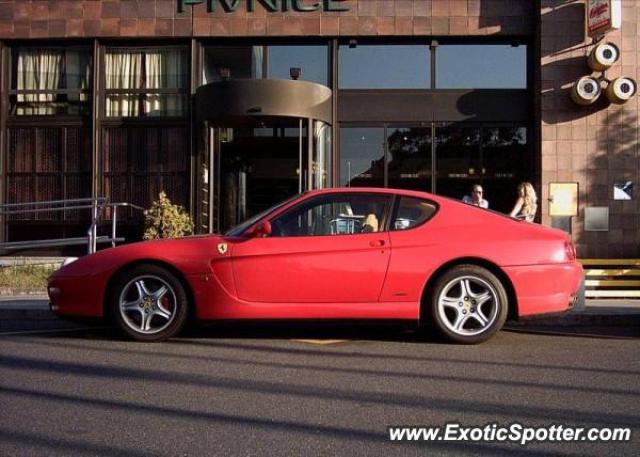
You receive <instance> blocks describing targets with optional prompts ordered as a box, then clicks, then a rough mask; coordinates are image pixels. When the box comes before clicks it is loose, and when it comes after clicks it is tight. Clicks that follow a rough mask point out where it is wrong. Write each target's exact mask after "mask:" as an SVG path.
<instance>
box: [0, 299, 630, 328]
mask: <svg viewBox="0 0 640 457" xmlns="http://www.w3.org/2000/svg"><path fill="white" fill-rule="evenodd" d="M53 317H54V315H53V313H51V312H50V311H49V302H48V298H47V296H46V295H21V296H6V297H0V319H51V318H53ZM531 325H535V326H541V325H542V326H544V325H553V326H580V325H585V326H586V325H591V326H593V325H596V326H625V327H639V328H640V300H594V299H589V300H586V302H585V306H584V309H574V310H571V311H570V312H568V313H566V314H563V315H560V316H552V317H536V318H533V319H523V320H521V321H518V322H509V326H517V327H526V326H531Z"/></svg>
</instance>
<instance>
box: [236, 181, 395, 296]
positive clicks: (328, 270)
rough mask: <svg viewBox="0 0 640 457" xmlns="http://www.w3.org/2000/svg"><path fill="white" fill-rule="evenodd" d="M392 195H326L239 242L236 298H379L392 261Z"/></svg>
mask: <svg viewBox="0 0 640 457" xmlns="http://www.w3.org/2000/svg"><path fill="white" fill-rule="evenodd" d="M391 202H392V196H391V195H387V194H376V193H354V192H348V193H337V194H322V195H319V196H316V197H312V198H310V199H307V200H305V201H303V202H301V203H300V204H298V205H296V206H294V207H293V208H291V209H289V210H287V211H286V212H285V213H284V214H282V215H278V216H277V217H275V218H273V219H272V220H271V226H272V233H271V235H270V236H267V237H264V238H247V239H245V240H244V241H242V242H239V243H237V244H236V245H234V249H233V253H232V263H233V272H234V278H235V283H236V288H237V293H238V297H239V298H240V299H242V300H246V301H250V302H264V303H363V302H376V301H378V298H379V296H380V292H381V290H382V286H383V283H384V279H385V275H386V271H387V266H388V264H389V258H390V248H391V247H390V244H389V243H390V239H389V233H388V231H387V230H386V229H385V227H386V224H387V219H388V215H389V213H390V207H391Z"/></svg>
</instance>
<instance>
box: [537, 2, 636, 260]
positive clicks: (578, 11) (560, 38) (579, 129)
mask: <svg viewBox="0 0 640 457" xmlns="http://www.w3.org/2000/svg"><path fill="white" fill-rule="evenodd" d="M622 5H623V13H622V14H623V23H622V28H621V30H619V31H615V32H611V33H610V34H609V35H607V37H606V39H605V40H606V41H611V42H613V43H615V44H616V45H618V47H619V48H620V50H621V52H622V54H621V58H620V60H619V61H618V63H616V64H615V65H614V66H613V67H612V68H611V69H610V70H608V71H607V72H606V77H607V78H609V79H613V78H616V77H618V76H621V75H624V76H630V77H633V78H635V79H636V80H638V79H640V72H639V71H638V65H637V63H638V60H640V34H639V33H638V22H639V21H640V0H624V1H623V2H622ZM541 13H542V15H541V21H542V22H541V53H542V57H541V64H542V66H541V90H542V109H541V115H542V211H543V223H546V224H549V223H550V217H549V216H548V212H549V205H548V201H547V198H548V184H549V183H550V182H553V181H574V182H575V181H577V182H578V183H579V188H580V195H579V198H580V210H579V216H578V217H574V218H573V238H574V242H575V243H576V244H577V247H578V254H579V256H581V257H612V258H615V257H640V217H639V211H638V210H639V209H640V207H639V204H638V201H639V200H640V182H639V181H638V177H639V176H640V173H639V172H640V160H639V148H638V131H639V129H638V127H639V123H638V107H639V106H640V105H639V103H640V100H639V98H638V97H635V98H634V99H632V100H631V101H630V102H628V103H627V104H625V105H622V106H620V105H610V104H609V103H607V102H606V97H605V96H604V94H603V96H602V97H601V99H600V100H599V101H598V102H596V104H595V105H592V106H589V107H579V106H578V105H575V104H574V103H573V102H572V101H571V98H570V95H569V94H570V89H571V86H572V84H573V82H574V81H575V80H576V79H578V78H579V77H581V76H585V75H590V74H593V75H594V76H597V75H599V73H597V72H592V71H591V70H590V68H589V67H588V65H587V60H586V59H587V56H588V54H589V51H590V50H591V49H592V48H593V45H591V39H590V38H589V39H588V38H586V36H585V35H586V34H585V31H584V30H585V26H584V14H585V2H584V0H576V1H573V2H571V1H569V2H567V1H566V0H543V1H542V11H541ZM620 181H633V182H634V184H635V198H634V199H633V200H631V201H614V200H613V184H614V183H615V182H620ZM586 206H608V207H609V214H610V218H609V228H610V229H609V231H608V232H586V231H584V208H585V207H586Z"/></svg>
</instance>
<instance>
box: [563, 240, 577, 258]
mask: <svg viewBox="0 0 640 457" xmlns="http://www.w3.org/2000/svg"><path fill="white" fill-rule="evenodd" d="M564 251H565V253H566V254H567V259H569V260H576V248H575V246H574V245H573V243H572V242H571V241H568V240H567V241H565V242H564Z"/></svg>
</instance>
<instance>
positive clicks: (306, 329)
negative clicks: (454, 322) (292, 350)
mask: <svg viewBox="0 0 640 457" xmlns="http://www.w3.org/2000/svg"><path fill="white" fill-rule="evenodd" d="M180 336H181V337H182V338H216V339H218V338H223V339H246V338H251V339H264V340H269V339H273V340H301V341H310V342H315V343H317V344H341V343H346V342H348V341H353V340H371V341H385V342H400V343H425V342H429V343H443V344H444V343H445V342H444V341H443V340H442V339H440V338H439V337H438V336H437V335H436V334H435V333H434V332H433V331H431V330H430V329H429V328H418V327H416V326H415V325H411V324H400V325H399V324H390V323H383V324H381V323H376V322H373V323H372V322H357V323H355V322H304V323H300V322H271V321H270V322H216V323H201V324H198V325H192V326H190V327H189V328H187V329H186V330H185V331H184V332H182V334H181V335H180Z"/></svg>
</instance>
